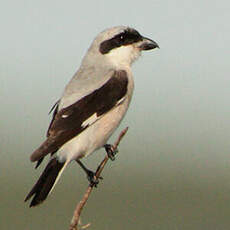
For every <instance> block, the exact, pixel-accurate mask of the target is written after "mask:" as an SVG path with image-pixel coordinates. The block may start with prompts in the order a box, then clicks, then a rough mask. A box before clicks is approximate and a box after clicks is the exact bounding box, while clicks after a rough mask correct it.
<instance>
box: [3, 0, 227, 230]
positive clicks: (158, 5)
mask: <svg viewBox="0 0 230 230" xmlns="http://www.w3.org/2000/svg"><path fill="white" fill-rule="evenodd" d="M229 9H230V3H229V1H227V0H223V1H217V0H216V1H214V0H209V1H206V0H204V1H199V0H195V1H182V0H179V1H176V2H175V1H169V0H166V1H162V0H161V1H159V0H158V1H155V0H154V1H134V0H133V1H130V0H128V1H120V0H117V1H104V0H103V1H73V0H70V1H54V0H51V1H44V0H41V1H34V0H30V1H28V0H22V1H1V8H0V26H1V36H0V50H1V55H0V102H1V110H0V111H1V120H0V152H1V161H0V183H1V188H0V201H1V205H0V229H7V230H8V229H9V230H11V229H12V230H13V229H21V230H32V229H33V230H36V229H37V230H38V229H43V230H51V229H68V225H69V222H70V220H71V217H72V213H73V210H74V208H75V205H76V203H77V202H78V201H79V199H81V196H82V194H83V193H84V191H85V189H86V187H87V181H86V178H85V175H84V173H83V172H82V171H81V170H80V169H79V166H78V165H77V164H75V163H72V164H71V166H70V167H68V168H67V170H66V171H65V172H64V174H63V176H62V177H61V179H60V181H59V183H58V184H57V186H56V188H55V189H54V191H53V193H52V194H51V195H50V196H49V198H48V199H47V201H46V202H45V203H44V204H42V205H40V206H39V207H37V208H29V207H28V203H24V202H23V199H24V197H25V195H26V194H27V193H28V191H29V190H30V189H31V187H32V185H33V184H34V183H35V181H36V180H37V178H38V177H39V175H40V173H41V171H42V170H43V167H44V166H45V164H44V163H43V165H42V166H41V168H39V169H38V170H34V165H32V164H31V163H30V161H29V155H30V154H31V153H32V151H33V150H34V149H35V148H36V147H37V146H38V145H39V144H40V143H41V142H42V141H43V140H44V137H45V132H46V129H47V127H48V124H49V121H50V117H49V116H48V115H47V113H48V111H49V109H50V108H51V106H52V105H53V104H54V103H55V102H56V100H57V99H58V98H59V97H60V95H61V94H62V91H63V88H64V86H65V84H67V82H68V81H69V79H70V78H71V77H72V75H73V74H74V72H75V71H76V70H77V68H78V66H79V65H80V61H81V59H82V57H83V55H84V54H85V52H86V50H87V48H88V47H89V45H90V43H91V42H92V40H93V38H94V37H95V36H96V34H98V33H99V32H100V31H102V30H104V29H105V28H108V27H111V26H115V25H129V26H132V27H134V28H136V29H137V30H139V31H140V33H142V34H143V35H144V36H147V37H149V38H152V39H153V40H155V41H156V42H158V43H159V45H160V47H161V49H160V50H154V51H153V52H151V51H150V52H145V53H144V54H143V56H142V57H141V58H140V59H139V60H138V62H137V63H135V64H134V66H133V73H134V76H135V83H136V85H135V93H134V97H133V101H132V103H131V106H130V110H129V112H128V114H127V116H126V118H125V119H124V120H123V122H122V124H121V126H120V127H119V130H118V132H119V131H121V130H122V129H123V128H124V127H126V126H129V127H130V129H129V131H128V134H127V135H126V137H125V138H124V140H123V141H122V143H121V145H120V148H119V149H120V154H119V155H118V156H117V159H116V161H115V162H109V164H108V165H107V166H106V169H105V171H104V172H103V177H104V180H103V181H102V182H101V183H100V185H99V187H98V188H97V189H95V191H94V192H93V194H92V196H91V197H90V200H89V202H88V203H87V206H86V208H85V209H84V211H83V214H82V222H83V223H88V222H91V223H92V225H91V228H90V229H100V230H101V229H106V230H107V229H110V230H115V229H116V230H117V229H145V230H150V229H156V230H165V229H168V230H181V229H183V230H184V229H186V230H193V229H194V230H203V229H211V230H217V229H218V230H224V229H229V226H230V218H229V213H230V180H229V175H230V154H229V150H230V141H229V139H230V133H229V131H230V129H229V125H230V122H229V117H230V106H229V97H230V90H229V89H230V80H229V50H230V45H229V44H230V43H229V41H230V24H229V21H230V16H229ZM118 132H117V133H116V134H115V135H114V136H113V138H112V139H111V143H112V141H113V140H115V138H116V136H117V135H118ZM103 156H104V151H99V152H98V153H97V154H94V155H92V156H91V157H89V158H87V159H85V160H84V162H86V164H87V165H88V166H89V167H91V168H96V166H97V164H98V162H99V161H100V160H101V159H102V158H103Z"/></svg>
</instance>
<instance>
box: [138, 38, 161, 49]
mask: <svg viewBox="0 0 230 230" xmlns="http://www.w3.org/2000/svg"><path fill="white" fill-rule="evenodd" d="M138 48H140V49H141V50H152V49H155V48H160V47H159V45H158V44H157V43H156V42H154V41H153V40H151V39H149V38H145V37H143V40H142V42H141V44H140V45H139V47H138Z"/></svg>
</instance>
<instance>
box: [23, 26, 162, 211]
mask: <svg viewBox="0 0 230 230" xmlns="http://www.w3.org/2000/svg"><path fill="white" fill-rule="evenodd" d="M155 48H159V46H158V44H157V43H156V42H155V41H153V40H151V39H149V38H147V37H144V36H142V35H141V34H140V33H139V32H138V31H137V30H136V29H134V28H132V27H129V26H114V27H111V28H108V29H105V30H104V31H102V32H101V33H99V34H98V35H97V36H96V38H95V39H94V40H93V42H92V44H91V46H90V47H89V49H88V51H87V52H86V55H85V56H84V57H83V59H82V62H81V65H80V67H79V69H78V71H77V72H76V73H75V74H74V76H73V77H72V79H71V80H70V81H69V83H68V84H67V85H66V87H65V89H64V92H63V94H62V96H61V97H60V99H59V100H58V101H57V102H56V104H55V105H54V106H53V108H52V109H51V111H50V112H52V111H53V116H52V120H51V122H50V125H49V127H48V131H47V135H46V140H45V141H44V142H43V143H42V144H41V145H40V146H39V147H38V148H37V149H36V150H35V151H34V152H33V153H32V155H31V156H30V160H31V161H32V162H37V165H36V168H37V167H38V166H39V165H40V164H41V162H42V161H43V159H44V157H45V156H46V155H48V154H50V155H51V157H50V160H49V162H48V164H47V166H46V167H45V169H44V171H43V173H42V174H41V176H40V178H39V179H38V181H37V182H36V183H35V185H34V186H33V187H32V189H31V191H30V192H29V193H28V195H27V196H26V198H25V201H28V200H29V199H31V198H32V201H31V203H30V207H33V206H37V205H39V204H40V203H42V202H43V201H44V200H45V199H46V198H47V196H48V195H49V193H50V192H51V191H52V190H53V188H54V186H55V184H56V183H57V181H58V179H59V178H60V176H61V174H62V172H63V171H64V169H65V168H66V167H67V166H68V165H69V164H70V162H72V161H76V162H77V163H79V165H80V166H81V167H82V168H83V169H84V171H85V172H86V174H87V177H88V180H89V181H90V182H91V185H92V186H96V184H97V183H98V182H97V181H95V174H94V172H92V171H91V170H89V169H87V168H86V167H85V166H84V165H83V163H82V162H81V161H80V159H81V158H83V157H86V156H88V155H90V154H92V153H93V152H94V151H96V150H97V149H100V148H103V147H104V148H105V150H106V152H107V154H108V156H109V157H110V159H111V160H114V155H115V152H114V151H113V148H112V147H113V146H112V145H109V144H108V143H107V141H108V139H109V138H110V136H111V135H112V134H113V132H114V131H115V130H116V128H117V127H118V126H119V124H120V122H121V121H122V119H123V117H124V115H125V114H126V112H127V109H128V107H129V104H130V101H131V98H132V94H133V89H134V80H133V74H132V71H131V65H132V63H133V62H134V61H135V60H136V59H138V57H139V56H140V55H141V52H142V51H146V50H152V49H155Z"/></svg>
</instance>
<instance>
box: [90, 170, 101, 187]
mask: <svg viewBox="0 0 230 230" xmlns="http://www.w3.org/2000/svg"><path fill="white" fill-rule="evenodd" d="M87 179H88V181H89V183H90V186H91V187H95V188H97V185H98V183H99V179H100V180H102V179H103V178H102V177H101V176H100V177H98V178H96V174H95V173H94V172H93V171H91V170H88V171H87Z"/></svg>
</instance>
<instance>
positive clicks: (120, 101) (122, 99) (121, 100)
mask: <svg viewBox="0 0 230 230" xmlns="http://www.w3.org/2000/svg"><path fill="white" fill-rule="evenodd" d="M125 98H126V97H122V98H121V99H120V100H119V101H118V102H117V103H116V106H118V105H120V104H121V103H122V102H123V101H124V100H125Z"/></svg>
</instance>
